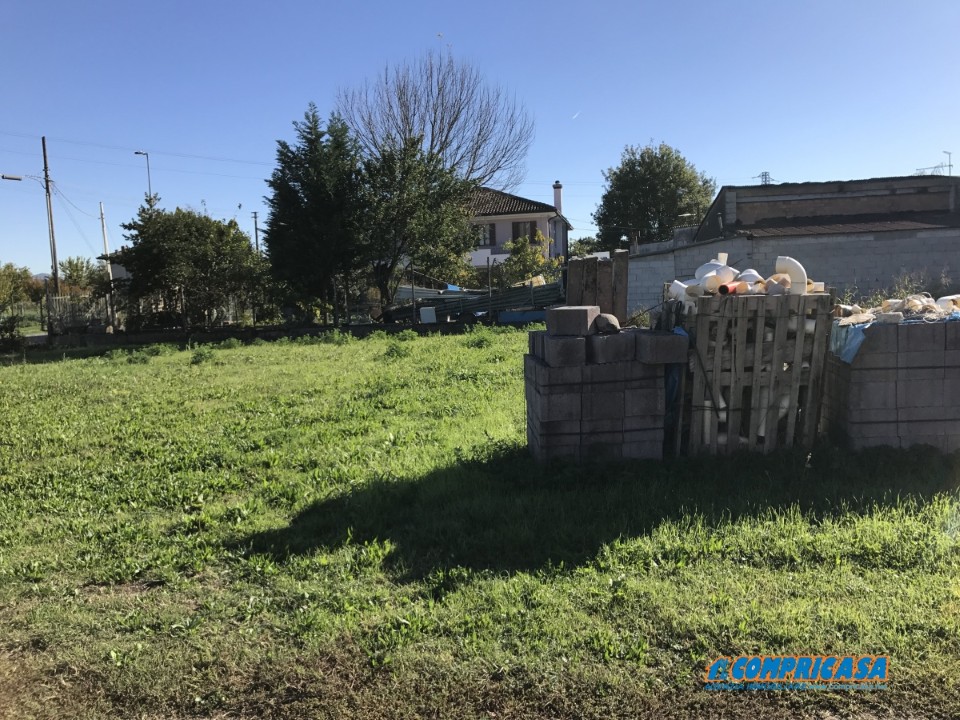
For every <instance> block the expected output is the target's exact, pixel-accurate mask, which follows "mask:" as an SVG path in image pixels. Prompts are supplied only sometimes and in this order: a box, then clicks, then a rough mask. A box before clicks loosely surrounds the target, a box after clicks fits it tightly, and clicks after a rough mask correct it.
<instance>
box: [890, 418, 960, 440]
mask: <svg viewBox="0 0 960 720" xmlns="http://www.w3.org/2000/svg"><path fill="white" fill-rule="evenodd" d="M956 429H957V428H956V426H954V425H952V424H950V423H944V422H940V421H939V420H914V421H911V422H901V423H898V425H897V434H898V435H899V436H900V437H901V438H915V437H926V436H931V435H946V434H948V433H953V432H955V431H956Z"/></svg>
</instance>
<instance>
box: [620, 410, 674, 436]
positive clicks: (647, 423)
mask: <svg viewBox="0 0 960 720" xmlns="http://www.w3.org/2000/svg"><path fill="white" fill-rule="evenodd" d="M663 421H664V416H663V415H662V414H659V415H658V414H655V413H652V414H650V415H624V417H623V431H624V432H625V433H627V432H632V431H634V430H658V429H659V430H661V431H662V430H663Z"/></svg>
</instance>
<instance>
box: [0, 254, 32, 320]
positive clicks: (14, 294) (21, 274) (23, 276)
mask: <svg viewBox="0 0 960 720" xmlns="http://www.w3.org/2000/svg"><path fill="white" fill-rule="evenodd" d="M31 279H32V275H31V274H30V269H29V268H26V267H17V266H16V265H14V264H13V263H5V264H4V265H0V313H3V312H6V311H7V310H8V309H9V308H10V307H11V306H12V305H14V304H15V303H18V302H23V301H24V300H26V299H27V298H28V287H29V285H30V281H31Z"/></svg>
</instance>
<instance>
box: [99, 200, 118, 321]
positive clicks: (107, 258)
mask: <svg viewBox="0 0 960 720" xmlns="http://www.w3.org/2000/svg"><path fill="white" fill-rule="evenodd" d="M100 232H102V233H103V257H104V260H103V261H104V262H105V263H106V264H107V279H108V280H109V281H110V292H108V293H107V313H108V314H109V315H110V325H111V326H112V327H113V329H114V332H116V329H117V316H116V313H115V312H114V309H113V266H112V265H111V264H110V248H109V246H108V245H107V220H106V218H105V217H104V215H103V203H100Z"/></svg>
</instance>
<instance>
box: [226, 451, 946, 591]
mask: <svg viewBox="0 0 960 720" xmlns="http://www.w3.org/2000/svg"><path fill="white" fill-rule="evenodd" d="M958 486H960V453H955V454H954V455H952V456H945V455H942V454H940V453H939V452H937V451H936V450H934V449H932V448H915V449H912V450H906V451H905V450H892V449H876V450H872V451H869V452H861V453H850V452H845V451H842V450H839V449H836V448H833V447H822V448H820V449H818V450H817V451H815V452H814V453H812V454H811V455H809V456H808V455H807V454H806V453H799V452H781V453H777V454H774V455H770V456H760V455H752V456H751V455H741V456H736V457H728V458H693V459H684V460H680V461H674V462H664V463H660V462H650V461H647V462H632V463H626V462H624V463H617V464H608V465H603V466H586V467H575V466H568V465H563V464H554V465H549V466H545V467H541V466H539V465H537V464H536V463H535V462H534V461H532V460H531V459H530V458H529V457H528V456H527V454H526V449H525V448H520V449H517V448H514V447H508V448H505V447H496V446H493V447H486V448H483V449H481V450H480V451H479V452H478V454H477V455H475V456H473V457H469V458H463V459H461V461H459V462H458V463H456V464H454V465H451V466H449V467H445V468H442V469H439V470H437V471H435V472H432V473H430V474H428V475H426V476H424V477H421V478H418V479H412V480H397V481H392V482H386V481H380V482H373V483H370V484H368V485H365V486H363V487H359V488H355V489H354V490H353V491H352V492H350V493H348V494H344V495H342V496H338V497H335V498H332V499H329V500H325V501H322V502H318V503H315V504H314V505H312V506H310V507H308V508H307V509H305V510H304V511H303V512H301V513H300V514H299V515H297V516H296V517H295V518H294V519H293V521H292V522H291V523H290V525H289V526H287V527H284V528H280V529H277V530H272V531H267V532H262V533H258V534H255V535H252V536H249V537H246V538H244V539H242V540H241V541H240V542H238V543H237V544H236V545H237V546H238V547H240V548H243V549H244V550H246V551H247V552H250V553H260V554H267V555H270V556H272V557H273V558H274V559H276V560H278V561H281V562H282V561H283V560H285V559H287V558H288V557H290V556H291V555H297V554H306V553H311V552H313V551H314V550H316V549H318V548H327V549H331V550H332V549H336V548H338V547H341V546H343V545H346V544H351V543H352V544H356V543H360V544H362V543H364V542H369V541H373V540H380V541H384V540H390V541H391V542H392V543H393V545H394V546H395V550H394V552H393V553H392V554H391V556H390V562H391V563H392V569H393V570H394V571H395V572H396V575H397V578H398V580H401V581H415V580H419V579H423V578H425V577H427V576H428V575H430V574H431V573H434V572H437V571H441V572H442V571H446V570H448V569H450V568H454V567H458V566H459V567H465V568H469V569H471V570H490V571H494V572H508V573H509V572H516V571H536V570H538V569H543V568H549V567H557V566H560V565H563V566H565V567H571V566H576V565H579V564H581V563H583V562H586V561H589V560H590V559H591V558H593V557H595V556H596V554H597V552H598V550H599V549H600V548H601V547H602V546H603V545H604V544H606V543H609V542H611V541H613V540H615V539H617V538H620V537H625V538H626V537H634V536H638V535H642V534H644V533H648V532H650V530H652V529H653V528H654V527H655V526H656V525H658V524H659V523H661V522H663V521H665V520H671V519H679V518H682V517H684V516H690V515H700V516H702V517H703V522H704V523H705V524H706V525H708V526H715V525H717V524H718V523H720V522H723V521H728V520H736V519H738V518H742V517H747V516H756V515H759V514H763V513H767V512H769V511H770V510H771V509H773V510H777V509H784V508H787V507H791V506H798V507H799V508H800V509H801V510H802V511H804V512H806V513H812V514H813V515H814V516H815V517H826V516H829V515H833V514H839V513H841V512H853V513H860V512H867V511H870V510H872V509H873V508H874V507H875V506H877V505H879V506H884V505H893V504H895V503H897V502H898V498H906V497H911V498H914V499H915V500H916V501H918V502H920V503H924V502H927V501H928V500H930V499H931V498H932V497H933V496H934V495H936V494H938V493H942V492H952V491H954V490H956V488H957V487H958Z"/></svg>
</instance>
